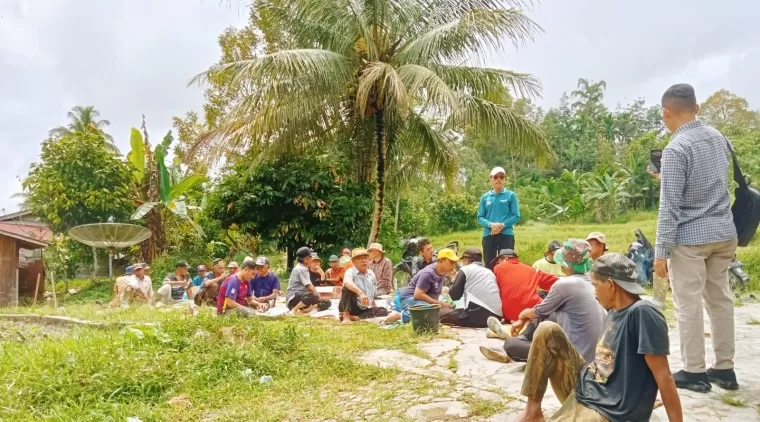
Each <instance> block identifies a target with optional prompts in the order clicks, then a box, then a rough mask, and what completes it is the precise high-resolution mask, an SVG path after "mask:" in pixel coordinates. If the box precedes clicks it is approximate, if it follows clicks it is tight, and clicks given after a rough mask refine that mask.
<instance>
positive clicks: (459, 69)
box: [433, 65, 541, 102]
mask: <svg viewBox="0 0 760 422" xmlns="http://www.w3.org/2000/svg"><path fill="white" fill-rule="evenodd" d="M433 70H434V71H435V72H436V73H437V74H438V75H439V76H440V77H441V79H442V80H444V81H445V82H446V83H447V84H448V85H449V86H451V88H452V89H454V90H457V91H462V92H465V93H467V94H469V95H472V96H474V97H479V98H483V99H487V100H489V101H491V102H497V100H498V99H499V98H500V97H503V96H504V88H508V89H509V92H513V93H515V94H517V95H519V96H521V97H526V98H535V97H539V96H540V94H541V82H540V81H539V80H538V79H537V78H536V77H534V76H532V75H529V74H527V73H518V72H513V71H510V70H502V69H494V68H483V67H471V66H455V65H438V66H435V67H433Z"/></svg>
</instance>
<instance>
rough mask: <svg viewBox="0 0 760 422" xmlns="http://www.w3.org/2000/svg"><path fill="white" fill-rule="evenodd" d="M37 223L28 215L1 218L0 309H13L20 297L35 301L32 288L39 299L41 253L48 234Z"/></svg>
mask: <svg viewBox="0 0 760 422" xmlns="http://www.w3.org/2000/svg"><path fill="white" fill-rule="evenodd" d="M36 220H37V219H36V218H35V217H34V216H33V215H32V213H31V212H29V211H20V212H17V213H13V214H8V215H3V216H0V306H15V305H17V304H18V303H19V297H21V298H23V297H34V294H35V288H38V289H39V290H38V294H39V297H40V298H41V297H42V293H43V292H44V280H45V275H44V266H43V262H42V249H43V248H44V247H45V246H47V244H48V243H47V242H48V240H49V239H50V236H51V233H50V230H49V229H48V227H47V225H45V224H42V223H39V222H38V221H36ZM38 277H39V279H40V280H41V282H40V283H39V286H38V285H37V279H38Z"/></svg>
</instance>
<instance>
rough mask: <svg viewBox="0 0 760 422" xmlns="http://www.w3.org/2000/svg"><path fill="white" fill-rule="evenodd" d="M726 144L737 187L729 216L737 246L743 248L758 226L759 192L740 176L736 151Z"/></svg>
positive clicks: (759, 213) (759, 223)
mask: <svg viewBox="0 0 760 422" xmlns="http://www.w3.org/2000/svg"><path fill="white" fill-rule="evenodd" d="M726 143H727V144H728V150H729V151H731V156H732V157H733V159H734V181H735V182H736V184H737V185H738V186H737V188H736V189H735V190H734V194H735V197H736V199H734V204H733V205H732V206H731V214H733V216H734V225H735V226H736V234H737V235H738V236H739V246H740V247H745V246H747V245H749V241H750V240H752V236H754V235H755V232H757V226H758V225H760V192H758V190H757V189H755V188H754V187H752V186H750V184H751V183H752V181H751V180H750V179H749V177H744V175H743V174H742V171H741V169H740V168H739V160H737V159H736V151H734V148H733V146H732V145H731V143H730V142H728V139H726Z"/></svg>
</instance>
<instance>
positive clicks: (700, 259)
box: [654, 84, 739, 393]
mask: <svg viewBox="0 0 760 422" xmlns="http://www.w3.org/2000/svg"><path fill="white" fill-rule="evenodd" d="M698 111H699V106H698V105H697V99H696V95H695V94H694V88H693V87H692V86H691V85H687V84H677V85H673V86H671V87H670V88H668V90H667V91H665V94H664V95H663V96H662V117H663V120H664V122H665V125H666V126H667V127H668V130H670V131H671V132H673V138H672V139H671V141H670V143H669V144H668V146H667V147H666V148H665V150H664V151H663V153H662V166H661V167H662V169H661V173H659V174H656V176H657V177H659V178H660V180H661V185H662V187H661V190H660V213H659V218H658V221H657V244H656V246H655V263H654V267H655V272H656V273H657V275H658V276H660V277H666V276H667V275H668V259H670V282H671V286H672V289H673V301H674V304H675V308H676V318H677V321H678V334H679V337H680V340H681V359H682V361H683V370H681V371H678V372H676V373H675V374H674V375H673V378H674V380H675V383H676V386H677V387H678V388H686V389H689V390H692V391H696V392H703V393H706V392H709V391H710V389H711V388H712V387H711V385H710V383H711V382H712V383H715V384H716V385H718V386H719V387H721V388H723V389H727V390H736V389H738V388H739V384H738V383H737V381H736V373H735V372H734V352H735V342H734V301H733V297H732V294H731V287H730V286H729V283H728V265H729V263H730V262H731V259H733V257H734V254H735V252H736V244H737V235H736V228H735V226H734V222H733V217H732V215H731V200H730V198H729V194H728V183H729V181H728V171H729V162H730V160H729V154H730V151H729V148H730V146H729V144H728V141H727V140H726V138H725V137H724V136H723V135H721V133H720V132H718V131H717V130H716V129H714V128H712V127H710V126H707V125H705V124H704V123H703V122H702V121H701V120H698V119H697V112H698ZM703 298H704V302H705V306H707V314H708V316H709V318H710V326H711V327H712V329H711V337H712V343H713V349H714V351H715V366H714V367H713V368H710V369H707V368H706V365H705V336H704V319H703V313H702V312H703V311H702V299H703Z"/></svg>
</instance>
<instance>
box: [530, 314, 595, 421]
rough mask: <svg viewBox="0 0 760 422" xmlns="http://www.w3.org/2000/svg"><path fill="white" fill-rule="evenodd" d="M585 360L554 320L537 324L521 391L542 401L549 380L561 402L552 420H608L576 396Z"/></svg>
mask: <svg viewBox="0 0 760 422" xmlns="http://www.w3.org/2000/svg"><path fill="white" fill-rule="evenodd" d="M585 365H586V361H585V360H584V359H583V357H582V356H581V355H580V354H578V352H577V351H576V350H575V347H573V344H572V343H570V339H569V338H567V335H566V334H565V332H564V331H562V328H561V327H560V326H559V325H557V324H556V323H554V322H550V321H545V322H542V323H540V324H538V328H536V331H535V333H534V334H533V341H532V342H531V345H530V352H529V353H528V364H527V366H526V368H525V379H524V380H523V385H522V390H521V391H520V392H521V393H522V395H524V396H525V397H528V398H532V399H535V400H538V401H541V400H542V399H543V398H544V394H546V389H547V388H548V386H549V383H550V382H551V384H552V390H554V394H556V395H557V398H558V399H559V401H560V402H561V403H562V408H561V409H560V410H559V411H558V412H557V413H556V414H555V415H554V416H552V418H551V419H550V420H551V421H563V422H570V421H584V422H585V421H588V422H602V421H606V420H607V419H605V418H604V417H602V416H600V415H599V414H598V413H597V412H596V411H594V410H592V409H589V408H587V407H585V406H583V405H582V404H580V403H578V402H577V401H576V400H575V385H576V384H577V383H578V375H579V374H580V371H581V369H583V367H584V366H585Z"/></svg>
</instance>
